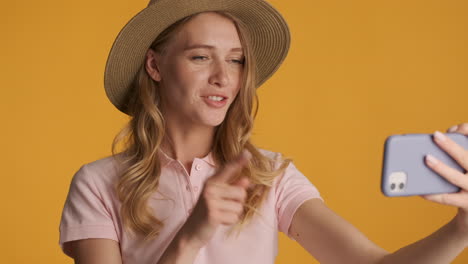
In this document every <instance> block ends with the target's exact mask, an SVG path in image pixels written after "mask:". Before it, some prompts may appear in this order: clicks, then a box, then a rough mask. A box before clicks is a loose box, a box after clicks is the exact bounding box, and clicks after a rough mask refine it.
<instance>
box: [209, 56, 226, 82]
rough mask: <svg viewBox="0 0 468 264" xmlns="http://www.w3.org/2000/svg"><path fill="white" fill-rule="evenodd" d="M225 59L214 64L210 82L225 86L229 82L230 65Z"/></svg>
mask: <svg viewBox="0 0 468 264" xmlns="http://www.w3.org/2000/svg"><path fill="white" fill-rule="evenodd" d="M226 64H227V63H226V62H224V61H220V62H217V63H215V64H214V65H213V68H212V74H211V75H210V80H209V82H210V84H212V85H217V86H220V87H224V86H226V85H228V84H229V72H228V69H227V67H228V65H226Z"/></svg>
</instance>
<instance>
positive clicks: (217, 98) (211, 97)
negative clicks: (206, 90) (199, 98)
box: [208, 96, 224, 102]
mask: <svg viewBox="0 0 468 264" xmlns="http://www.w3.org/2000/svg"><path fill="white" fill-rule="evenodd" d="M208 99H210V100H213V101H217V102H219V101H222V100H223V99H224V98H223V97H220V96H208Z"/></svg>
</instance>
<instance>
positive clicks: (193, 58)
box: [192, 56, 208, 60]
mask: <svg viewBox="0 0 468 264" xmlns="http://www.w3.org/2000/svg"><path fill="white" fill-rule="evenodd" d="M205 59H208V57H206V56H193V57H192V60H205Z"/></svg>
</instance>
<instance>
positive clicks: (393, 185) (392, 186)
mask: <svg viewBox="0 0 468 264" xmlns="http://www.w3.org/2000/svg"><path fill="white" fill-rule="evenodd" d="M395 187H396V185H395V184H394V183H392V184H391V185H390V189H391V190H392V191H393V190H395Z"/></svg>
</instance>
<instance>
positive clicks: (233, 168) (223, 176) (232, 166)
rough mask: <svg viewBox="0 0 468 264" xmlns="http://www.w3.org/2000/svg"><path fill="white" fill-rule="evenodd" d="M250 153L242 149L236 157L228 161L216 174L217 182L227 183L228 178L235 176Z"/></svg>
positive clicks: (247, 159)
mask: <svg viewBox="0 0 468 264" xmlns="http://www.w3.org/2000/svg"><path fill="white" fill-rule="evenodd" d="M250 157H251V154H250V153H248V152H247V151H246V150H244V151H243V152H242V153H241V154H240V155H239V156H238V157H237V158H236V159H234V160H233V161H230V162H228V163H227V164H226V165H225V166H224V167H223V168H221V170H220V171H219V172H218V174H217V175H216V180H217V181H219V182H223V183H227V182H229V180H230V179H231V178H232V177H234V176H236V175H237V174H238V173H239V172H240V171H241V170H242V168H243V167H244V166H245V165H246V164H247V162H248V161H249V159H250Z"/></svg>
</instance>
